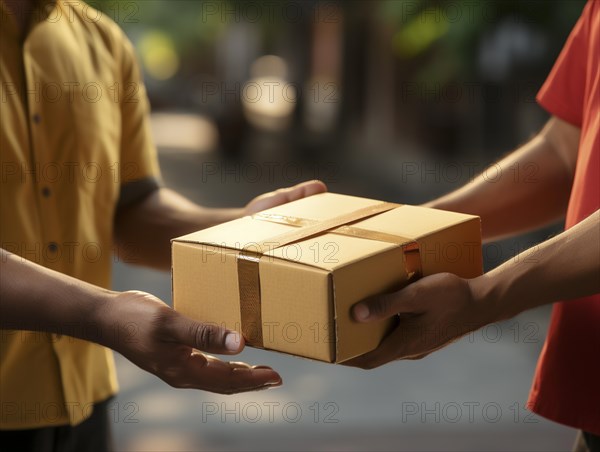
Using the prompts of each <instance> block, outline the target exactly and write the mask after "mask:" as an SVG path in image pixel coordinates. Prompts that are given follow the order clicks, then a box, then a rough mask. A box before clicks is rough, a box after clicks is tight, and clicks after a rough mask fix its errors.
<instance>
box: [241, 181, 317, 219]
mask: <svg viewBox="0 0 600 452" xmlns="http://www.w3.org/2000/svg"><path fill="white" fill-rule="evenodd" d="M326 191H327V186H326V185H325V184H324V183H323V182H321V181H318V180H314V181H308V182H302V183H300V184H297V185H294V186H293V187H289V188H281V189H279V190H276V191H274V192H271V193H265V194H264V195H261V196H259V197H258V198H256V199H255V200H254V201H253V202H252V204H251V205H252V209H251V210H252V211H254V212H260V211H261V210H265V209H269V208H271V207H276V206H279V205H282V204H286V203H288V202H292V201H297V200H299V199H302V198H306V197H307V196H312V195H316V194H319V193H323V192H326Z"/></svg>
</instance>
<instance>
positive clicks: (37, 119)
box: [32, 113, 42, 124]
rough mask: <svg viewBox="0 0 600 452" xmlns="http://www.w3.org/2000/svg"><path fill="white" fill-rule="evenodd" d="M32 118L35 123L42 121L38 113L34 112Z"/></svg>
mask: <svg viewBox="0 0 600 452" xmlns="http://www.w3.org/2000/svg"><path fill="white" fill-rule="evenodd" d="M32 119H33V122H34V123H35V124H39V123H40V122H41V121H42V117H41V116H40V115H39V113H35V114H34V115H33V117H32Z"/></svg>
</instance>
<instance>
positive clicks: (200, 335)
mask: <svg viewBox="0 0 600 452" xmlns="http://www.w3.org/2000/svg"><path fill="white" fill-rule="evenodd" d="M172 312H173V314H174V315H173V316H172V317H171V319H170V325H168V326H167V325H166V326H167V329H168V331H170V332H171V334H172V335H173V339H175V340H176V341H178V342H180V343H182V344H185V345H188V346H190V347H192V348H195V349H197V350H201V351H204V352H207V353H218V354H224V355H234V354H236V353H239V352H241V351H242V349H243V348H244V339H243V338H242V335H241V334H240V333H238V332H237V331H232V330H229V329H227V328H223V327H220V326H218V325H216V324H214V323H203V322H197V321H195V320H192V319H190V318H189V317H186V316H184V315H182V314H179V313H178V312H176V311H172Z"/></svg>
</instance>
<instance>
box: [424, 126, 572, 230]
mask: <svg viewBox="0 0 600 452" xmlns="http://www.w3.org/2000/svg"><path fill="white" fill-rule="evenodd" d="M580 132H581V131H580V129H579V128H577V127H575V126H572V125H571V124H569V123H567V122H565V121H563V120H561V119H558V118H556V117H553V118H551V119H550V120H549V121H548V123H547V124H546V126H545V127H544V128H543V130H542V131H541V132H540V133H539V134H538V135H537V136H536V137H534V138H533V139H532V140H531V141H529V142H528V143H526V144H525V145H523V146H522V147H521V148H519V149H517V150H516V151H515V152H513V153H511V154H510V155H508V156H507V157H506V158H504V159H503V160H500V161H499V162H497V163H496V164H494V165H493V166H492V167H490V168H489V169H488V170H487V171H484V172H483V173H482V174H480V175H479V176H477V177H476V178H475V179H474V180H473V181H471V182H470V183H468V184H467V185H465V186H464V187H462V188H460V189H458V190H456V191H455V192H452V193H450V194H448V195H446V196H443V197H441V198H439V199H436V200H434V201H431V202H429V203H427V204H425V206H426V207H433V208H436V209H443V210H452V211H455V212H463V213H470V214H474V215H479V216H480V217H481V223H482V228H483V238H484V240H493V239H499V238H502V237H505V236H507V235H513V234H517V233H520V232H525V231H528V230H532V229H535V228H539V227H542V226H544V225H547V224H549V223H551V222H553V221H557V220H559V219H560V218H562V217H563V216H564V214H565V211H566V208H567V203H568V201H569V194H570V191H571V185H572V182H573V175H574V172H575V163H576V161H577V150H578V148H579V135H580ZM546 200H551V202H544V201H546Z"/></svg>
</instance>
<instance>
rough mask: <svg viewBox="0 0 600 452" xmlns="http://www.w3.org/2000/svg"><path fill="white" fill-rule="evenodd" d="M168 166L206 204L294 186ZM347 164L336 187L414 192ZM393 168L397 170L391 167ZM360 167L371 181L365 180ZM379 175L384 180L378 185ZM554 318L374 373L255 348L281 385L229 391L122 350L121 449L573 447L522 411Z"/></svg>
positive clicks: (120, 282)
mask: <svg viewBox="0 0 600 452" xmlns="http://www.w3.org/2000/svg"><path fill="white" fill-rule="evenodd" d="M161 163H162V167H163V172H164V176H165V179H166V181H167V182H168V183H169V184H170V185H172V186H173V185H174V186H176V187H177V188H179V189H180V190H181V191H183V192H184V193H186V194H188V195H190V196H192V197H193V198H194V199H196V200H198V201H202V202H204V203H206V204H208V205H219V204H227V205H241V204H242V202H243V200H247V199H249V198H250V197H251V196H252V195H254V194H257V193H260V192H262V191H264V190H266V189H269V188H271V187H272V186H275V185H278V184H280V183H281V182H282V179H283V182H294V181H293V180H290V177H289V176H286V175H282V174H283V173H282V172H281V171H279V173H278V176H277V177H276V178H275V179H273V180H272V179H270V178H266V177H262V178H261V179H260V180H259V181H256V180H255V179H252V180H250V178H249V177H246V178H242V180H239V181H236V180H235V179H232V177H234V176H231V175H229V176H227V175H225V176H223V174H222V172H221V170H222V169H223V167H222V166H221V167H219V165H220V164H216V168H217V170H216V171H217V172H216V174H213V172H214V171H215V170H214V168H215V166H207V163H209V164H211V165H215V161H214V160H211V157H210V156H205V157H201V156H199V155H195V154H189V153H173V152H170V153H167V152H164V153H163V154H162V155H161ZM346 163H347V162H346ZM346 163H345V164H344V165H343V167H342V169H341V170H340V171H339V172H338V173H337V177H338V179H336V180H338V181H339V182H337V183H336V182H335V181H334V183H333V184H332V190H335V191H343V192H347V193H353V191H352V187H353V185H352V182H355V185H354V186H355V187H360V188H359V189H357V190H355V191H354V193H356V194H369V193H371V196H381V197H386V200H390V201H398V202H402V201H404V202H406V199H407V198H410V196H409V195H408V194H407V195H406V197H405V198H403V199H398V198H397V195H398V193H399V192H401V190H398V189H389V190H388V191H386V190H385V184H386V181H385V180H383V181H382V180H381V178H379V177H378V176H373V171H377V168H365V165H362V164H356V165H353V164H352V162H350V163H348V164H347V165H346ZM319 168H321V173H322V172H323V171H326V170H327V168H326V167H325V166H323V165H322V164H318V165H317V166H314V165H312V166H311V167H310V168H308V169H306V168H304V169H302V171H301V172H300V175H299V177H300V178H310V174H311V173H314V172H315V171H314V170H315V169H317V170H318V169H319ZM208 169H210V171H208ZM385 170H389V165H385V168H381V171H382V174H383V173H384V172H385ZM361 171H367V172H368V174H371V176H369V175H368V174H367V173H365V174H364V178H363V179H357V177H358V176H360V174H361ZM317 172H318V171H317ZM209 173H210V175H209ZM222 176H223V177H222ZM294 177H296V176H295V175H294ZM369 177H370V178H369ZM376 179H377V180H378V183H379V185H377V184H375V183H374V182H373V185H369V184H371V182H372V181H373V180H376ZM358 180H362V181H363V183H362V184H361V183H359V182H358ZM365 181H366V182H365ZM369 187H371V188H369ZM382 187H383V188H382ZM409 188H410V187H407V186H404V187H403V189H406V190H407V191H410V190H409ZM413 189H414V187H413ZM424 189H425V188H423V190H424ZM438 189H439V188H438ZM523 240H525V239H523ZM521 246H523V241H519V242H511V244H504V245H503V249H509V248H511V247H516V248H518V247H521ZM114 287H115V288H117V289H133V288H135V289H141V290H146V291H150V292H152V293H154V294H156V295H158V296H160V297H162V298H163V299H164V300H165V301H170V277H169V275H168V274H163V273H159V272H154V271H149V270H143V269H137V268H133V267H128V266H125V265H122V264H117V265H116V267H115V271H114ZM548 313H549V310H548V309H539V310H536V311H532V312H529V313H526V314H524V315H521V316H520V317H518V318H516V319H513V320H511V321H508V322H505V323H502V324H499V325H493V326H491V327H488V328H487V329H485V330H483V331H480V332H477V333H475V334H474V335H472V336H468V337H466V338H464V339H463V340H461V341H460V342H458V343H456V344H454V345H452V346H450V347H449V348H447V349H446V350H445V351H443V352H441V353H438V354H434V355H432V356H430V357H428V358H426V359H425V360H422V361H416V362H409V361H407V362H399V363H395V364H392V365H388V366H386V367H384V368H382V369H378V370H374V371H369V372H366V371H359V370H356V369H349V368H345V367H343V366H334V365H327V364H322V363H318V362H313V361H309V360H304V359H299V358H294V357H290V356H285V355H282V354H277V353H270V352H265V351H260V350H254V349H248V350H247V351H245V352H244V353H243V354H242V355H241V356H240V359H241V360H244V361H248V362H251V363H264V364H268V365H272V366H273V367H275V368H276V369H278V370H279V371H280V372H281V374H282V376H283V379H284V386H283V387H281V388H277V389H274V390H268V391H263V392H259V393H252V394H246V395H237V396H228V397H222V396H217V395H213V394H209V393H203V392H197V391H191V390H175V389H172V388H170V387H168V386H167V385H166V384H163V383H162V382H161V381H159V380H158V379H157V378H155V377H153V376H151V375H149V374H146V373H144V372H143V371H141V370H139V369H138V368H136V367H135V366H133V365H132V364H131V363H129V362H128V361H127V360H125V359H123V358H122V357H119V356H117V365H118V372H119V379H120V383H121V392H120V394H119V396H118V397H117V399H116V400H115V402H114V404H113V406H112V411H111V413H112V415H113V416H114V421H115V434H116V442H117V449H118V450H136V451H137V450H306V449H313V450H314V449H319V450H341V449H343V450H346V449H347V450H419V451H429V450H443V451H455V450H456V451H458V450H470V451H500V450H511V451H530V450H535V451H563V450H569V449H570V447H571V444H572V442H573V438H574V431H573V430H571V429H567V428H564V427H561V426H558V425H556V424H553V423H550V422H548V421H545V420H543V419H541V418H539V417H536V416H532V415H531V414H530V413H529V412H527V411H526V410H525V408H524V403H525V401H526V397H527V392H528V390H529V386H530V382H531V377H532V375H533V371H534V368H535V362H536V358H537V356H538V353H539V351H540V349H541V347H542V344H543V339H544V334H545V331H546V326H547V320H548Z"/></svg>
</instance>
